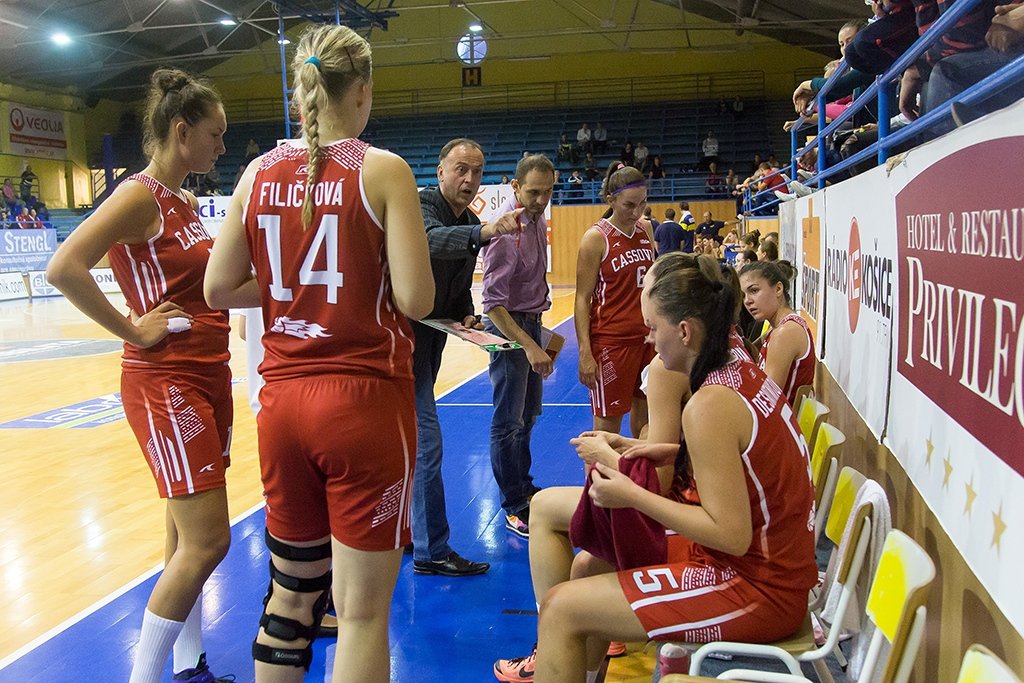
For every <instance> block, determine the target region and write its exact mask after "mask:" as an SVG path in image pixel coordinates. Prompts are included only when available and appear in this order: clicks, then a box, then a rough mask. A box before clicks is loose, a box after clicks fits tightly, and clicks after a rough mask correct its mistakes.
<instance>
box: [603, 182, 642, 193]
mask: <svg viewBox="0 0 1024 683" xmlns="http://www.w3.org/2000/svg"><path fill="white" fill-rule="evenodd" d="M646 186H647V181H646V180H638V181H637V182H635V183H630V184H629V185H623V186H622V187H620V188H619V189H617V190H612V192H611V194H612V195H617V194H618V193H620V192H622V191H623V190H628V189H630V188H632V187H646Z"/></svg>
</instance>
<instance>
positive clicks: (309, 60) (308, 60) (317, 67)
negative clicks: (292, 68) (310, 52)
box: [305, 57, 320, 71]
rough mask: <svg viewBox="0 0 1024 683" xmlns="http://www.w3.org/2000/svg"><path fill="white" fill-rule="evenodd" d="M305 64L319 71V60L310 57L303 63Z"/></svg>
mask: <svg viewBox="0 0 1024 683" xmlns="http://www.w3.org/2000/svg"><path fill="white" fill-rule="evenodd" d="M305 63H306V64H312V65H313V66H315V67H316V70H317V71H319V70H320V60H319V59H318V58H317V57H310V58H309V59H307V60H306V61H305Z"/></svg>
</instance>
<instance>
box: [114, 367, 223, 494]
mask: <svg viewBox="0 0 1024 683" xmlns="http://www.w3.org/2000/svg"><path fill="white" fill-rule="evenodd" d="M121 403H122V404H123V405H124V412H125V416H126V417H127V418H128V424H129V425H131V428H132V431H133V432H135V438H136V439H137V440H138V442H139V445H140V446H141V447H142V452H143V453H145V454H146V460H147V461H148V462H149V467H150V469H151V470H152V471H153V478H154V479H155V480H156V486H157V490H158V491H159V492H160V497H161V498H175V497H178V496H186V495H189V494H191V493H199V492H201V491H208V490H210V489H216V488H223V487H224V470H225V469H227V467H228V465H229V464H230V462H231V461H230V457H229V456H230V448H231V420H232V417H233V415H234V403H233V401H232V398H231V370H230V368H228V365H227V363H223V364H220V365H210V366H209V367H205V368H203V369H202V371H201V372H195V371H181V370H142V371H128V372H122V373H121Z"/></svg>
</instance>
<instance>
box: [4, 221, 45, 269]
mask: <svg viewBox="0 0 1024 683" xmlns="http://www.w3.org/2000/svg"><path fill="white" fill-rule="evenodd" d="M55 251H57V231H56V230H54V229H53V228H44V229H33V230H0V272H12V271H19V272H21V271H29V270H45V269H46V264H47V263H49V262H50V257H51V256H53V252H55Z"/></svg>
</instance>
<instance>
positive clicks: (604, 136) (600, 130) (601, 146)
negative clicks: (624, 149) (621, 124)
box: [592, 121, 608, 154]
mask: <svg viewBox="0 0 1024 683" xmlns="http://www.w3.org/2000/svg"><path fill="white" fill-rule="evenodd" d="M592 137H593V143H594V146H593V150H594V151H595V152H597V153H598V154H604V153H605V152H606V151H607V150H608V129H606V128H605V127H604V126H603V125H601V122H600V121H598V122H597V123H596V124H595V125H594V132H593V136H592Z"/></svg>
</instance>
